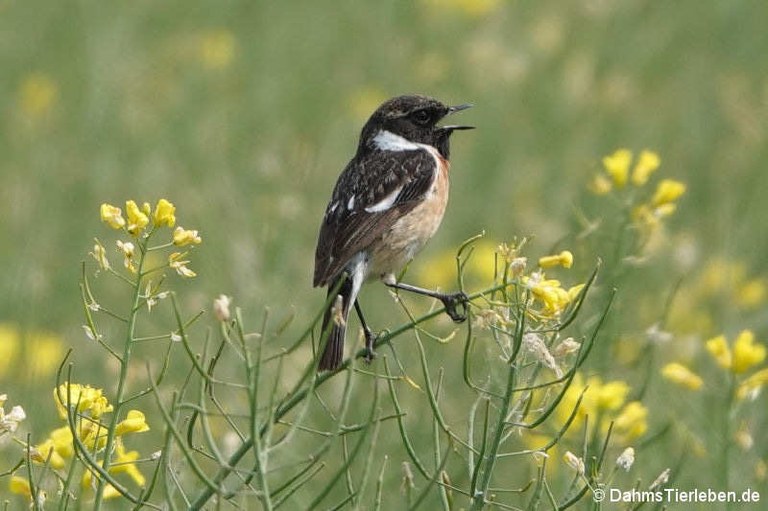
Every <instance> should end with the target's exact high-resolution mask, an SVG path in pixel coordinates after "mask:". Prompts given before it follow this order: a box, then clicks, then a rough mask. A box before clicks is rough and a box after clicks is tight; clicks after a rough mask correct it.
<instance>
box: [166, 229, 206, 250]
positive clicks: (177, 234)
mask: <svg viewBox="0 0 768 511" xmlns="http://www.w3.org/2000/svg"><path fill="white" fill-rule="evenodd" d="M202 241H203V240H202V238H200V235H199V234H198V233H197V231H195V230H187V229H184V228H183V227H177V228H176V230H175V231H173V244H174V245H176V246H179V247H183V246H185V245H190V244H193V245H199V244H200V243H201V242H202Z"/></svg>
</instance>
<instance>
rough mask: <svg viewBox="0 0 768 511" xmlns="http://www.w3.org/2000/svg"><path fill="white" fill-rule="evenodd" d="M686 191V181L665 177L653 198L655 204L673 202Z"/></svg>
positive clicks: (652, 201)
mask: <svg viewBox="0 0 768 511" xmlns="http://www.w3.org/2000/svg"><path fill="white" fill-rule="evenodd" d="M684 193H685V183H681V182H680V181H675V180H674V179H663V180H662V181H661V182H660V183H659V184H658V186H657V187H656V193H654V195H653V198H652V199H651V204H652V205H653V206H656V207H658V206H662V205H665V204H672V203H673V202H675V201H676V200H677V199H679V198H680V197H681V196H682V195H683V194H684Z"/></svg>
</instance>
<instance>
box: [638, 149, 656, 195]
mask: <svg viewBox="0 0 768 511" xmlns="http://www.w3.org/2000/svg"><path fill="white" fill-rule="evenodd" d="M660 164H661V159H660V158H659V155H658V154H656V153H655V152H653V151H648V150H647V149H646V150H644V151H643V152H641V153H640V157H639V158H638V160H637V164H635V168H634V170H633V171H632V184H633V185H635V186H642V185H644V184H645V183H647V182H648V178H649V177H650V176H651V174H653V173H654V172H655V171H656V169H658V168H659V165H660Z"/></svg>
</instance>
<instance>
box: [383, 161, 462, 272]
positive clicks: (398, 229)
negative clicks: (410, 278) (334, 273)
mask: <svg viewBox="0 0 768 511" xmlns="http://www.w3.org/2000/svg"><path fill="white" fill-rule="evenodd" d="M436 159H437V160H438V161H439V162H440V165H439V168H438V171H437V172H436V175H435V180H434V182H433V183H432V188H431V189H430V190H429V192H428V193H427V195H426V196H425V197H424V200H423V201H422V202H421V204H419V205H418V206H416V207H415V208H413V209H412V210H411V211H410V212H408V214H406V215H404V216H403V217H401V218H400V219H399V220H397V221H396V222H395V223H394V224H393V225H392V228H391V229H390V230H389V231H387V232H386V233H385V234H384V235H383V236H382V239H381V243H380V244H378V246H377V247H375V248H374V252H373V254H372V257H371V263H372V265H371V266H372V268H371V272H370V275H371V277H372V278H378V277H380V276H382V275H384V274H388V273H397V272H399V271H400V270H401V269H402V268H403V267H404V266H405V265H406V264H407V263H408V262H409V261H410V260H411V259H413V258H414V256H416V254H418V253H419V251H420V250H421V249H422V248H424V245H425V244H426V243H427V241H429V239H430V238H431V237H432V236H433V235H434V234H435V232H436V231H437V228H438V227H440V222H442V220H443V215H444V214H445V207H446V205H447V204H448V189H449V182H448V167H449V165H448V161H447V160H445V159H443V158H436Z"/></svg>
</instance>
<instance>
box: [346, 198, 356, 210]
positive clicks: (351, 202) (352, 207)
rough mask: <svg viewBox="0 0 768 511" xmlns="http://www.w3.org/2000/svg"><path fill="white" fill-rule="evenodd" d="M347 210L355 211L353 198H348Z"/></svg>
mask: <svg viewBox="0 0 768 511" xmlns="http://www.w3.org/2000/svg"><path fill="white" fill-rule="evenodd" d="M347 209H348V210H350V211H352V210H353V209H355V196H354V195H353V196H352V197H350V198H349V201H347Z"/></svg>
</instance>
